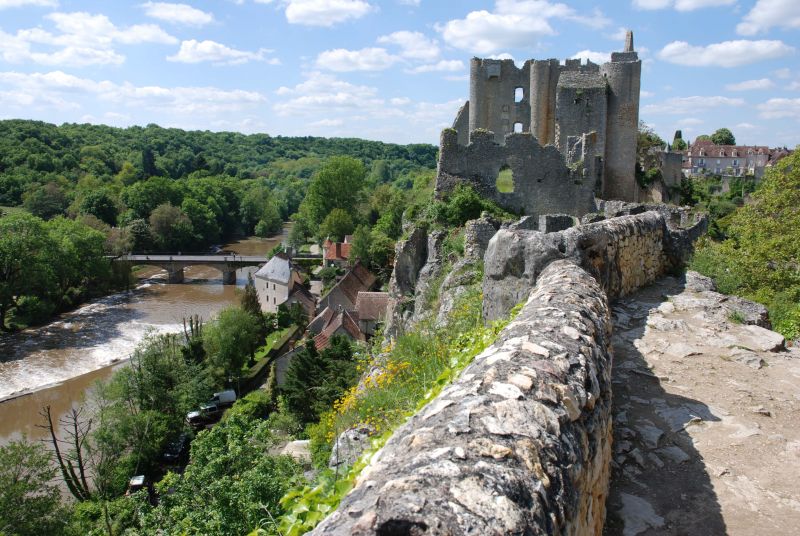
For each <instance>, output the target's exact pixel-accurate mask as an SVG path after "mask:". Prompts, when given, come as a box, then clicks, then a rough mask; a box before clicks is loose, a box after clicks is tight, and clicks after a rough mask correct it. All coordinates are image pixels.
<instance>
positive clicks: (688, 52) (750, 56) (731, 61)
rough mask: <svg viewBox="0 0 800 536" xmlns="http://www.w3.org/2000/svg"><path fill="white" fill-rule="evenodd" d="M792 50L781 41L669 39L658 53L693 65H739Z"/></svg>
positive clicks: (665, 58)
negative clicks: (705, 42) (701, 43)
mask: <svg viewBox="0 0 800 536" xmlns="http://www.w3.org/2000/svg"><path fill="white" fill-rule="evenodd" d="M792 52H794V48H793V47H790V46H789V45H786V44H785V43H783V42H782V41H767V40H760V41H748V40H744V39H740V40H737V41H723V42H722V43H714V44H711V45H708V46H697V45H690V44H689V43H687V42H686V41H673V42H672V43H669V44H668V45H666V46H665V47H664V48H662V49H661V52H659V53H658V57H659V58H661V59H662V60H664V61H667V62H669V63H675V64H678V65H689V66H692V67H739V66H740V65H747V64H748V63H756V62H759V61H763V60H768V59H773V58H779V57H781V56H785V55H787V54H791V53H792Z"/></svg>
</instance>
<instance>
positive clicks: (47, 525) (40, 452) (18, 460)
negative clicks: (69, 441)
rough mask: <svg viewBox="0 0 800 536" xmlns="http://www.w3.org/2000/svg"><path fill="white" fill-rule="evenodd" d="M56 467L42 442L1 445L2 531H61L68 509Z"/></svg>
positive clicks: (30, 535) (21, 535)
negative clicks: (60, 487) (55, 480)
mask: <svg viewBox="0 0 800 536" xmlns="http://www.w3.org/2000/svg"><path fill="white" fill-rule="evenodd" d="M55 476H56V468H55V466H54V465H53V464H52V461H51V459H50V453H49V452H48V451H47V450H46V449H45V448H44V447H43V446H42V445H40V444H34V443H29V442H27V441H26V439H25V438H24V437H23V439H22V441H11V442H10V443H8V444H6V445H4V446H1V447H0V534H3V535H7V536H40V535H43V534H61V533H62V532H63V530H64V518H65V513H66V512H65V511H64V508H63V507H62V506H61V492H60V490H59V489H58V486H56V485H55V483H54V478H55Z"/></svg>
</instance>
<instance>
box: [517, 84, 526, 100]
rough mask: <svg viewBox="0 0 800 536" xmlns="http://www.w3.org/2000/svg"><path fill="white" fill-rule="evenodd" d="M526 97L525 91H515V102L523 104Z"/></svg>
mask: <svg viewBox="0 0 800 536" xmlns="http://www.w3.org/2000/svg"><path fill="white" fill-rule="evenodd" d="M524 97H525V91H524V90H523V89H522V88H521V87H518V88H517V89H515V90H514V102H522V99H523V98H524Z"/></svg>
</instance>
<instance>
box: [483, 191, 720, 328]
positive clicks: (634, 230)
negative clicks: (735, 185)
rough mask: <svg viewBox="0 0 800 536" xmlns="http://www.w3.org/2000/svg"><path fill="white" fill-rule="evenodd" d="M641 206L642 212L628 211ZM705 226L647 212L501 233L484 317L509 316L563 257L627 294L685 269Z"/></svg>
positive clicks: (489, 268)
mask: <svg viewBox="0 0 800 536" xmlns="http://www.w3.org/2000/svg"><path fill="white" fill-rule="evenodd" d="M621 206H622V205H621ZM637 206H638V207H639V208H642V207H641V205H633V206H632V207H629V210H633V207H637ZM706 226H707V220H706V219H705V218H701V219H700V220H699V221H697V222H696V223H695V224H694V225H692V226H691V227H688V228H685V229H680V228H677V227H670V225H668V221H667V219H665V217H664V214H662V213H660V212H656V211H648V212H644V213H641V214H636V215H632V216H621V217H616V218H611V219H608V220H603V221H600V222H597V223H590V224H586V225H580V226H578V227H572V228H570V229H567V230H565V231H561V232H556V233H542V232H539V231H529V230H521V229H520V230H511V229H501V230H500V231H498V233H497V234H496V235H495V236H494V238H493V239H492V241H491V242H490V243H489V247H488V249H487V251H486V257H485V262H484V280H483V292H484V309H483V313H484V318H486V319H488V320H493V319H497V318H500V317H502V316H505V315H506V314H507V313H508V311H509V310H510V309H511V308H512V307H513V306H514V305H515V304H517V303H519V302H520V301H521V300H523V299H524V298H525V296H527V293H528V291H529V289H530V288H531V287H532V286H533V285H534V284H535V283H536V281H537V280H538V278H539V276H540V274H541V273H542V271H543V270H544V269H546V268H547V266H548V265H549V264H550V263H552V262H553V261H556V260H559V259H570V260H572V261H573V262H574V263H576V264H577V265H579V266H581V267H583V268H584V269H585V270H586V271H587V272H589V273H590V274H592V275H593V276H594V277H595V278H596V279H597V281H598V282H599V284H600V285H601V286H602V287H603V289H604V290H605V292H606V294H607V295H608V297H609V298H616V297H619V296H624V295H626V294H629V293H630V292H632V291H634V290H636V289H638V288H640V287H642V286H644V285H647V284H649V283H652V282H653V281H655V280H656V279H657V278H658V277H660V276H661V275H663V274H664V273H665V272H667V271H668V270H670V269H672V268H675V267H678V266H680V265H682V264H683V263H684V262H685V261H686V259H687V257H688V255H689V253H690V252H691V248H692V244H693V242H694V240H696V239H697V237H699V236H700V235H701V234H702V233H703V232H705V229H706Z"/></svg>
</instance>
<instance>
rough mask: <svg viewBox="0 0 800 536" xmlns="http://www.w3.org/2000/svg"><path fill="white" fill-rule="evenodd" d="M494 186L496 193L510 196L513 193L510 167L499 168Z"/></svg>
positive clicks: (512, 176) (512, 178)
mask: <svg viewBox="0 0 800 536" xmlns="http://www.w3.org/2000/svg"><path fill="white" fill-rule="evenodd" d="M495 186H496V187H497V191H498V192H500V193H501V194H510V193H513V192H514V174H513V172H512V171H511V167H509V166H508V165H507V164H506V165H505V166H503V167H501V168H500V172H499V173H498V174H497V180H495Z"/></svg>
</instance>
